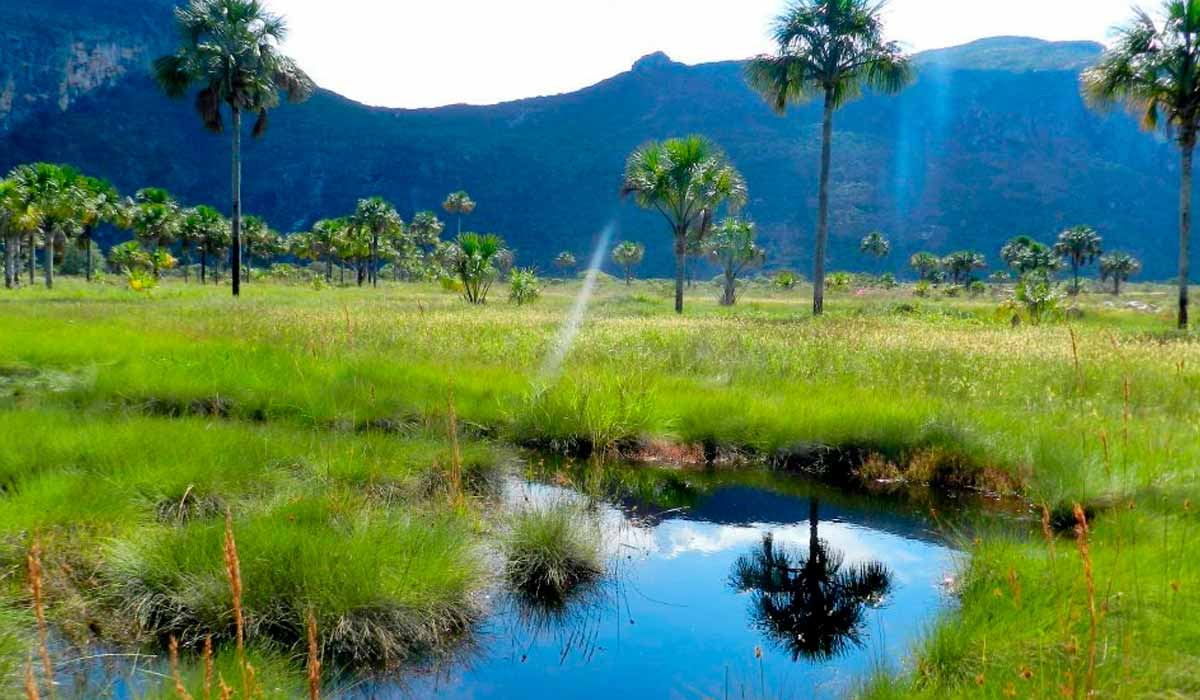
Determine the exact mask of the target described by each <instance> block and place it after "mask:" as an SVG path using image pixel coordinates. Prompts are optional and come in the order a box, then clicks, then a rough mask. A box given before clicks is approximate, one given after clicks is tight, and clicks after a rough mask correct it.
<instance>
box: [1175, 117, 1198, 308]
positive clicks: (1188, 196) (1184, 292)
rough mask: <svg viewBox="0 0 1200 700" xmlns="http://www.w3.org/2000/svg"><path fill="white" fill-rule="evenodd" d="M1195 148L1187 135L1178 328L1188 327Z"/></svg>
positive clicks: (1182, 185)
mask: <svg viewBox="0 0 1200 700" xmlns="http://www.w3.org/2000/svg"><path fill="white" fill-rule="evenodd" d="M1195 150H1196V137H1195V136H1194V135H1192V136H1190V137H1188V138H1187V139H1186V140H1185V141H1184V144H1183V167H1182V176H1181V183H1180V188H1179V328H1180V329H1181V330H1187V327H1188V281H1189V280H1188V278H1189V269H1188V262H1189V261H1188V251H1189V246H1190V243H1191V236H1192V156H1193V155H1194V154H1195Z"/></svg>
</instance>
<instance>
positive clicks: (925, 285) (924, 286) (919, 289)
mask: <svg viewBox="0 0 1200 700" xmlns="http://www.w3.org/2000/svg"><path fill="white" fill-rule="evenodd" d="M932 290H933V285H932V284H930V283H929V280H920V281H919V282H917V284H916V286H915V287H913V295H914V296H918V297H921V298H922V299H923V298H925V297H927V296H929V294H930V292H931V291H932Z"/></svg>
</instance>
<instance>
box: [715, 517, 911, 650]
mask: <svg viewBox="0 0 1200 700" xmlns="http://www.w3.org/2000/svg"><path fill="white" fill-rule="evenodd" d="M819 508H820V506H819V504H818V502H817V500H816V499H815V498H814V499H811V500H810V501H809V516H808V531H809V540H808V555H807V556H804V555H803V554H799V553H791V552H788V551H786V550H784V549H783V548H781V547H778V546H776V545H775V539H774V536H773V535H772V534H770V533H768V534H766V535H764V536H763V542H762V545H761V547H759V548H755V549H754V550H753V551H751V552H749V553H747V554H745V555H743V556H742V557H740V558H739V559H738V560H737V562H735V563H734V566H733V571H732V573H731V574H730V576H729V585H730V587H731V588H733V589H734V590H736V591H738V592H739V593H750V594H751V598H750V610H751V612H750V617H751V619H752V620H753V621H754V624H755V626H756V627H758V628H759V630H760V631H762V632H763V633H764V634H766V635H767V637H768V638H769V639H770V640H772V641H773V642H774V643H775V644H776V645H778V646H779V647H780V648H782V649H783V650H784V651H786V652H788V653H790V654H791V655H792V660H793V661H795V660H799V659H800V658H801V657H804V658H805V659H813V660H819V661H823V660H829V659H833V658H835V657H837V656H839V655H841V654H842V653H843V652H845V651H846V650H847V649H849V648H850V647H851V646H861V645H862V643H863V634H864V629H863V627H864V625H863V622H864V621H863V617H864V611H865V609H866V608H868V607H871V608H874V607H879V606H880V605H882V604H883V602H884V600H885V599H886V597H887V595H888V594H889V593H890V592H891V589H892V576H891V572H889V571H888V569H887V567H885V566H884V565H883V564H882V563H880V562H875V561H871V562H866V563H863V564H858V565H855V566H846V565H845V559H844V556H843V555H842V554H841V553H840V552H836V551H833V550H831V549H830V548H829V545H828V543H826V542H825V541H824V540H822V539H820V537H819V536H818V532H817V528H818V524H819V518H818V510H819Z"/></svg>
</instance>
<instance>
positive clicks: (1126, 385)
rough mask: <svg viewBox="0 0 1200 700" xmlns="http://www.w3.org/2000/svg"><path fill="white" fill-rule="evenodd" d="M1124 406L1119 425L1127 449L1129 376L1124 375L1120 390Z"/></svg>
mask: <svg viewBox="0 0 1200 700" xmlns="http://www.w3.org/2000/svg"><path fill="white" fill-rule="evenodd" d="M1121 393H1122V398H1123V401H1124V406H1123V409H1122V412H1121V427H1122V429H1123V430H1124V441H1125V449H1126V451H1128V450H1129V394H1130V385H1129V377H1128V376H1126V377H1125V383H1124V386H1123V387H1122V390H1121Z"/></svg>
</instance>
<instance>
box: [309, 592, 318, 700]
mask: <svg viewBox="0 0 1200 700" xmlns="http://www.w3.org/2000/svg"><path fill="white" fill-rule="evenodd" d="M308 697H309V700H320V698H321V657H320V654H318V653H317V618H316V617H315V616H314V615H313V613H312V611H311V610H309V611H308Z"/></svg>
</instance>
